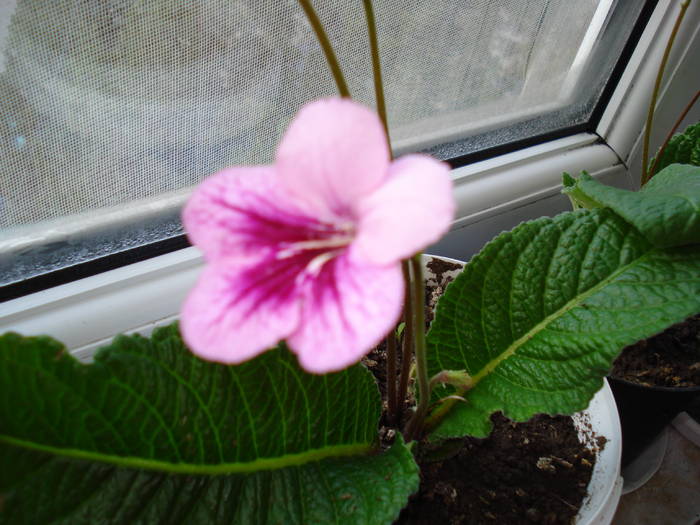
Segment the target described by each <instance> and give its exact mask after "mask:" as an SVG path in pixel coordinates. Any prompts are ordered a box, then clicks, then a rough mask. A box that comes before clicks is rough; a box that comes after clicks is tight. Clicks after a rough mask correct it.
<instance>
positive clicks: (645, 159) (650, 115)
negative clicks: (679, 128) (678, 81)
mask: <svg viewBox="0 0 700 525" xmlns="http://www.w3.org/2000/svg"><path fill="white" fill-rule="evenodd" d="M689 5H690V0H685V1H684V2H682V3H681V10H680V12H679V13H678V16H677V17H676V23H675V24H674V26H673V30H672V31H671V35H670V36H669V38H668V42H666V49H664V55H663V57H662V58H661V64H660V65H659V71H658V73H657V74H656V83H655V84H654V91H652V94H651V102H650V103H649V111H648V112H647V123H646V128H645V129H644V146H643V148H642V181H641V185H642V186H644V185H645V184H646V183H647V181H648V180H649V178H650V176H651V174H650V173H649V171H648V168H649V139H650V137H651V126H652V124H653V122H654V110H655V109H656V100H657V98H658V96H659V90H660V89H661V79H662V78H663V76H664V70H665V69H666V62H668V57H669V55H670V54H671V48H672V47H673V42H674V40H676V35H677V34H678V28H679V27H680V26H681V22H682V21H683V17H684V16H685V12H686V10H687V9H688V6H689Z"/></svg>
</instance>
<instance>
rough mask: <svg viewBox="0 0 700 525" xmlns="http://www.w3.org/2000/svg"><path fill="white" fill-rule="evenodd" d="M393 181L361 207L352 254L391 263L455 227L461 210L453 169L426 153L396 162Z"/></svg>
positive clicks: (355, 256) (358, 258)
mask: <svg viewBox="0 0 700 525" xmlns="http://www.w3.org/2000/svg"><path fill="white" fill-rule="evenodd" d="M390 176H391V178H390V179H389V181H388V182H387V183H386V184H384V185H383V186H382V187H381V188H379V189H378V190H377V191H376V192H374V193H373V194H372V195H370V196H369V197H367V198H366V199H364V200H363V201H362V203H361V207H360V218H359V222H358V227H357V237H356V238H355V241H354V242H353V245H352V256H353V258H355V259H356V260H359V261H367V262H370V263H373V264H389V263H394V262H396V261H398V260H400V259H405V258H407V257H410V256H412V255H414V254H416V253H417V252H419V251H421V250H423V249H424V248H425V247H426V246H428V245H429V244H431V243H433V242H435V241H437V240H438V239H440V237H441V236H442V235H443V234H444V233H445V232H446V231H447V230H448V229H449V227H450V224H451V223H452V218H453V216H454V212H455V202H454V197H453V195H452V180H451V176H450V168H449V166H448V165H447V164H445V163H443V162H439V161H437V160H435V159H433V158H431V157H428V156H425V155H407V156H405V157H402V158H400V159H398V160H396V161H394V162H393V163H392V164H391V167H390Z"/></svg>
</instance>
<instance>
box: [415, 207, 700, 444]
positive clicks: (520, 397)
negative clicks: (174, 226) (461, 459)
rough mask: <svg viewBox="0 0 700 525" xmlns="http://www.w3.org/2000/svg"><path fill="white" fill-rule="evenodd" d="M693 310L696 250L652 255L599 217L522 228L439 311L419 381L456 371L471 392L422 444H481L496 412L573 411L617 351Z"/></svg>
mask: <svg viewBox="0 0 700 525" xmlns="http://www.w3.org/2000/svg"><path fill="white" fill-rule="evenodd" d="M698 311H700V246H698V245H694V246H686V247H680V248H673V249H660V248H655V247H653V246H652V245H651V244H649V243H648V242H647V241H646V240H645V239H644V237H642V236H641V235H640V234H639V232H638V231H637V230H636V229H635V228H634V227H632V226H631V225H629V224H628V223H627V222H625V221H624V220H623V219H622V218H620V217H619V216H618V215H616V214H615V213H613V212H612V211H611V210H609V209H606V208H601V209H595V210H580V211H576V212H569V213H564V214H561V215H559V216H557V217H556V218H554V219H551V218H543V219H539V220H536V221H533V222H529V223H525V224H522V225H520V226H518V227H517V228H515V229H514V230H513V231H511V232H507V233H503V234H501V235H499V236H498V237H497V238H496V239H494V240H493V241H491V242H490V243H489V244H487V245H486V247H485V248H484V249H483V250H482V251H481V253H479V254H478V255H477V256H476V257H474V258H473V259H472V261H471V262H470V263H469V264H468V265H467V266H466V267H465V269H464V271H463V272H462V274H460V275H459V276H458V277H457V279H455V281H454V282H453V283H452V284H451V285H450V286H449V287H448V288H447V290H446V292H445V294H444V295H443V296H442V298H441V299H440V301H439V302H438V305H437V312H436V317H435V320H434V321H433V324H432V326H431V328H430V332H429V334H428V344H429V352H428V356H429V363H428V365H429V370H430V372H429V373H430V374H431V375H432V374H435V373H437V372H439V371H440V370H443V369H447V370H454V369H466V371H467V373H469V374H470V375H471V376H472V378H473V381H474V386H473V387H472V388H471V389H470V390H469V391H468V392H466V393H463V392H460V391H458V393H460V394H462V395H464V396H465V397H466V400H467V402H466V403H464V402H453V401H451V400H450V401H447V402H446V403H445V404H444V405H443V406H441V407H440V408H438V409H436V411H435V412H433V414H432V416H431V420H430V422H432V423H433V424H439V426H438V427H437V428H436V430H435V431H434V433H433V436H434V437H457V436H462V435H467V434H471V435H475V436H485V435H488V433H489V432H490V430H491V424H490V421H489V417H490V415H491V414H492V413H493V412H495V411H499V410H501V411H503V412H504V413H505V415H506V416H507V417H509V418H511V419H514V420H516V421H524V420H526V419H528V418H530V417H531V416H532V415H534V414H536V413H541V412H544V413H550V414H555V413H565V414H567V413H568V414H570V413H573V412H575V411H577V410H581V409H583V408H585V407H586V406H587V404H588V402H589V400H590V399H591V397H592V396H593V395H594V393H595V392H596V391H597V390H598V389H599V388H600V387H601V385H602V382H603V376H604V375H605V374H606V373H607V372H608V370H609V369H610V367H611V364H612V361H613V359H614V358H615V356H616V355H617V353H618V352H619V351H620V350H621V349H622V348H623V347H624V346H625V345H627V344H630V343H633V342H635V341H638V340H640V339H642V338H644V337H648V336H650V335H652V334H654V333H657V332H659V331H661V330H663V329H664V328H666V327H667V326H669V325H670V324H672V323H675V322H679V321H681V320H683V319H685V318H686V317H688V316H689V315H692V314H694V313H696V312H698ZM448 393H450V392H449V391H446V390H441V389H437V391H436V392H435V397H436V398H439V397H442V396H445V395H446V394H448ZM443 418H444V419H443Z"/></svg>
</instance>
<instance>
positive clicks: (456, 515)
mask: <svg viewBox="0 0 700 525" xmlns="http://www.w3.org/2000/svg"><path fill="white" fill-rule="evenodd" d="M492 421H493V422H494V426H495V428H494V432H493V433H492V434H491V436H489V437H488V438H486V439H476V438H464V439H462V440H458V441H461V442H462V443H463V444H462V448H461V449H460V450H459V452H458V453H457V454H456V455H455V456H453V457H451V458H450V459H447V460H444V461H438V462H432V463H430V462H425V461H421V460H420V459H419V464H420V467H421V486H420V491H419V493H418V494H417V495H416V496H414V497H413V498H412V499H411V501H410V502H409V505H408V506H407V507H406V508H405V509H404V510H403V512H402V513H401V516H400V517H399V520H398V521H397V522H396V523H397V524H401V525H423V524H426V525H428V524H429V525H436V524H438V523H439V524H449V525H457V524H482V523H484V524H489V525H494V524H508V525H517V524H528V525H530V524H533V523H542V524H560V523H562V524H564V523H566V524H568V523H571V522H572V521H573V519H574V518H575V516H576V514H577V512H578V509H579V507H580V505H581V502H582V501H583V499H584V498H585V496H586V488H587V486H588V482H589V481H590V478H591V473H592V470H593V464H594V463H595V455H594V453H593V452H591V451H590V450H588V449H586V448H585V447H583V446H582V445H581V443H580V442H579V439H578V436H577V432H576V430H575V428H574V426H573V423H572V420H571V418H570V417H565V416H556V417H550V416H545V415H540V416H536V417H534V418H533V419H531V420H530V421H528V422H526V423H513V422H511V421H509V420H508V419H506V418H505V417H503V416H502V415H501V414H494V416H493V417H492Z"/></svg>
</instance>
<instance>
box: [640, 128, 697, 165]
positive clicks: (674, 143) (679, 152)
mask: <svg viewBox="0 0 700 525" xmlns="http://www.w3.org/2000/svg"><path fill="white" fill-rule="evenodd" d="M657 156H658V153H657ZM655 160H656V159H652V160H651V162H650V163H649V165H650V166H653V165H654V162H655ZM671 164H692V165H693V166H700V122H698V123H697V124H693V125H691V126H688V127H687V128H685V131H684V132H683V133H679V134H677V135H674V136H673V138H671V140H669V141H668V144H667V145H666V149H665V150H664V153H663V155H662V156H661V158H660V159H659V161H658V163H657V165H656V167H655V169H654V172H655V173H658V172H659V171H661V170H662V169H664V168H665V167H666V166H669V165H671Z"/></svg>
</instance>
